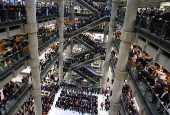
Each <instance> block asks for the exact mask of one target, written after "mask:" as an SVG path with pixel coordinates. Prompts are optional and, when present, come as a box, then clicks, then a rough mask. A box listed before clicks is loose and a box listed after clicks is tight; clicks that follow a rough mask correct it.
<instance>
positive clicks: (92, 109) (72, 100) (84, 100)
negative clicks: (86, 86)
mask: <svg viewBox="0 0 170 115" xmlns="http://www.w3.org/2000/svg"><path fill="white" fill-rule="evenodd" d="M97 99H98V97H97V96H95V95H88V94H83V93H76V92H74V91H73V90H70V89H63V90H62V91H61V94H60V97H59V98H58V100H57V101H56V107H59V108H61V109H64V110H71V111H78V112H79V113H82V114H84V113H90V114H92V115H97V114H98V109H97V107H98V100H97Z"/></svg>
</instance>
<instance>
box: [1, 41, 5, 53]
mask: <svg viewBox="0 0 170 115" xmlns="http://www.w3.org/2000/svg"><path fill="white" fill-rule="evenodd" d="M6 44H7V43H6V42H2V43H0V52H1V51H4V50H5V47H4V46H5V45H6Z"/></svg>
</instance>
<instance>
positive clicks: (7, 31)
mask: <svg viewBox="0 0 170 115" xmlns="http://www.w3.org/2000/svg"><path fill="white" fill-rule="evenodd" d="M9 32H10V31H9V27H7V28H6V34H7V35H6V36H7V38H8V37H10V36H9Z"/></svg>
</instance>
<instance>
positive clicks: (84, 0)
mask: <svg viewBox="0 0 170 115" xmlns="http://www.w3.org/2000/svg"><path fill="white" fill-rule="evenodd" d="M81 1H83V2H85V3H86V4H88V5H90V6H91V7H93V8H94V9H96V10H97V11H100V10H101V9H103V8H102V7H99V5H97V3H96V2H95V1H94V0H93V1H89V0H81Z"/></svg>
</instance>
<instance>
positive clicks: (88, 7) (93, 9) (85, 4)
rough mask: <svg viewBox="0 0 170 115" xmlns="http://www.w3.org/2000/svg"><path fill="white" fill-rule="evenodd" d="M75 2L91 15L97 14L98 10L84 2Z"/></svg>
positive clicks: (79, 0)
mask: <svg viewBox="0 0 170 115" xmlns="http://www.w3.org/2000/svg"><path fill="white" fill-rule="evenodd" d="M77 2H79V3H80V4H81V5H82V6H84V7H85V8H87V9H88V10H90V11H91V12H93V13H99V11H98V10H96V9H95V8H94V7H92V6H91V5H89V4H87V3H86V2H85V1H84V0H77Z"/></svg>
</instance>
